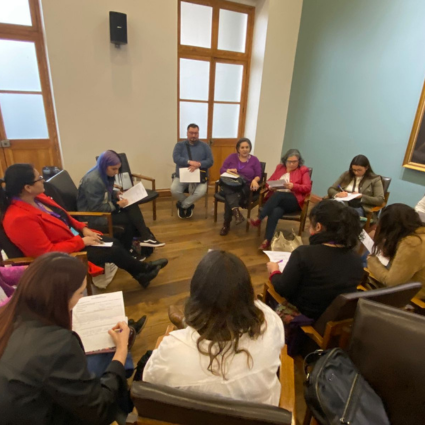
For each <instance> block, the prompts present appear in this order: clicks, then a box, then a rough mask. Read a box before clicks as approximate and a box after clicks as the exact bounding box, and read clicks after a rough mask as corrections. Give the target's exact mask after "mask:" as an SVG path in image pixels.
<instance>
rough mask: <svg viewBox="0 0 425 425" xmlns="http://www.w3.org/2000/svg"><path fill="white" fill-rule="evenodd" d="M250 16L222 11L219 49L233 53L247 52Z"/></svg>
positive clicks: (219, 25) (219, 24)
mask: <svg viewBox="0 0 425 425" xmlns="http://www.w3.org/2000/svg"><path fill="white" fill-rule="evenodd" d="M247 24H248V15H247V14H246V13H238V12H232V11H231V10H224V9H220V20H219V23H218V48H219V49H220V50H230V51H231V52H240V53H244V52H245V40H246V27H247Z"/></svg>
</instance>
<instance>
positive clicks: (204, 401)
mask: <svg viewBox="0 0 425 425" xmlns="http://www.w3.org/2000/svg"><path fill="white" fill-rule="evenodd" d="M174 329H175V328H174V326H173V325H170V326H168V327H167V330H166V333H165V335H164V336H161V337H159V338H158V340H157V343H156V346H155V348H158V346H159V344H160V343H161V341H162V339H163V338H164V337H166V336H167V335H168V334H169V333H170V332H171V331H173V330H174ZM279 374H280V383H281V386H282V391H281V396H280V402H279V407H276V406H270V405H266V404H260V403H249V402H243V401H237V400H231V399H227V398H223V397H217V396H211V395H203V394H199V393H195V392H187V391H182V390H179V389H175V388H170V387H165V386H162V385H153V384H149V383H146V382H133V384H132V386H131V397H132V399H133V402H134V405H135V407H136V409H137V411H138V412H139V420H138V421H137V423H138V424H139V425H142V424H147V423H151V422H148V421H146V420H144V418H150V419H154V420H157V421H161V424H182V425H199V424H202V425H217V424H218V423H223V424H226V425H260V424H264V425H266V424H270V425H272V424H274V425H278V424H279V425H291V424H292V425H295V423H296V421H295V375H294V362H293V360H292V358H290V357H289V356H288V355H287V353H286V346H285V347H284V348H283V349H282V353H281V366H280V372H279Z"/></svg>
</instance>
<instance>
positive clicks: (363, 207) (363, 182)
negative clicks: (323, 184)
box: [328, 155, 385, 219]
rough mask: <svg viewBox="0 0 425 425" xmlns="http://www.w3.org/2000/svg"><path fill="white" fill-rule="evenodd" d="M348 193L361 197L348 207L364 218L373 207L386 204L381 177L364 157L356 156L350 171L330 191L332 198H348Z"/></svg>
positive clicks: (352, 201) (350, 202)
mask: <svg viewBox="0 0 425 425" xmlns="http://www.w3.org/2000/svg"><path fill="white" fill-rule="evenodd" d="M348 193H358V194H359V197H357V198H355V199H352V200H351V201H348V202H347V204H348V206H350V207H352V208H354V209H355V210H356V212H357V213H358V214H359V216H361V217H363V216H365V215H366V213H368V212H369V211H370V210H371V209H372V208H373V207H376V206H380V205H382V203H383V202H384V199H385V197H384V188H383V185H382V179H381V176H378V175H376V174H375V173H374V172H373V170H372V166H371V165H370V162H369V160H368V159H367V157H365V156H364V155H357V156H355V157H354V158H353V159H352V161H351V163H350V167H349V169H348V171H345V172H344V173H343V174H342V175H341V176H340V177H339V178H338V180H337V181H336V182H335V183H334V184H333V185H332V186H331V187H330V188H329V189H328V195H329V197H330V198H341V199H344V198H346V197H347V195H348ZM375 219H376V217H375Z"/></svg>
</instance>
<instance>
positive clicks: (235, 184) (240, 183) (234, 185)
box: [219, 176, 245, 190]
mask: <svg viewBox="0 0 425 425" xmlns="http://www.w3.org/2000/svg"><path fill="white" fill-rule="evenodd" d="M219 185H220V186H225V187H228V188H230V189H235V190H242V188H243V187H244V186H245V180H244V179H243V177H240V176H239V177H238V178H236V179H233V178H232V177H220V180H219Z"/></svg>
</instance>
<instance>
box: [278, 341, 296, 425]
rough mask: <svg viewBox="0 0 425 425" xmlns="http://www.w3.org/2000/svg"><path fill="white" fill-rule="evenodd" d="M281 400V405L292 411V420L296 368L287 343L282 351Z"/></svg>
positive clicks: (280, 373) (293, 414) (293, 415)
mask: <svg viewBox="0 0 425 425" xmlns="http://www.w3.org/2000/svg"><path fill="white" fill-rule="evenodd" d="M279 380H280V386H281V390H280V400H279V407H281V408H282V409H286V410H287V411H288V412H291V413H292V422H293V423H296V422H295V420H294V417H295V370H294V359H293V358H291V357H289V355H288V346H287V345H285V346H284V347H283V348H282V351H281V353H280V372H279Z"/></svg>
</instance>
